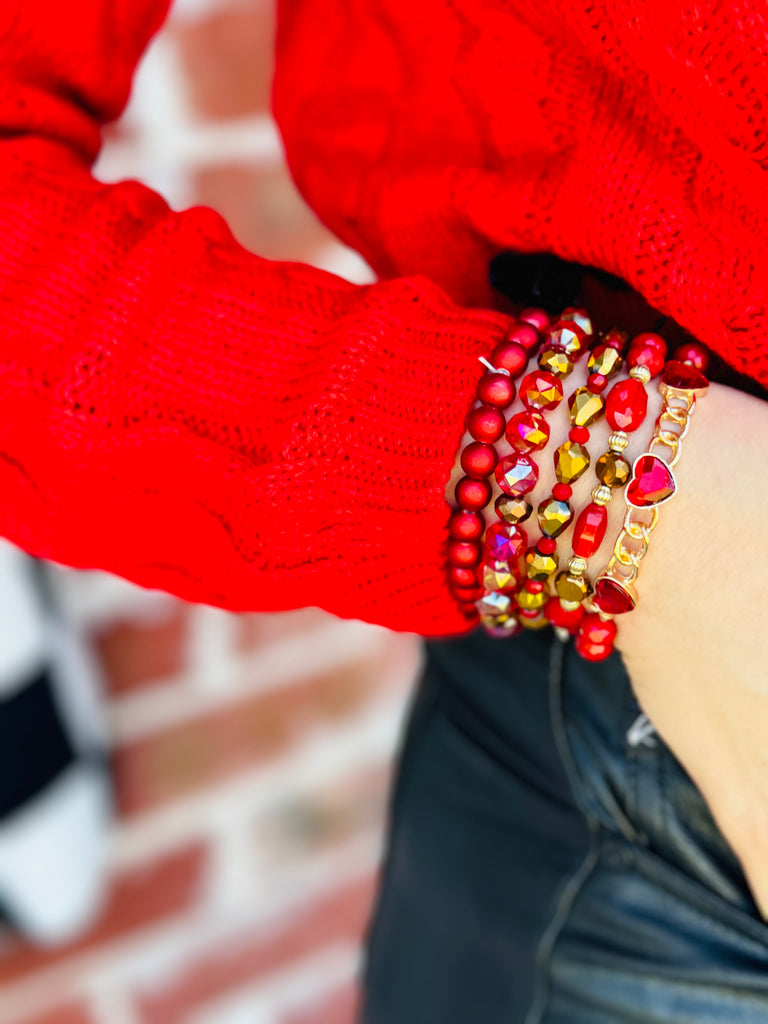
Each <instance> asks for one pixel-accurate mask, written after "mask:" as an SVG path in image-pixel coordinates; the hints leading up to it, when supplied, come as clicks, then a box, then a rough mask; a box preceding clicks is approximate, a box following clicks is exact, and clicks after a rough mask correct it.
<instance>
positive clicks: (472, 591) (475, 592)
mask: <svg viewBox="0 0 768 1024" xmlns="http://www.w3.org/2000/svg"><path fill="white" fill-rule="evenodd" d="M453 596H454V597H455V598H456V600H457V601H462V602H465V603H468V602H470V601H479V600H480V598H481V597H482V596H483V588H482V587H478V586H474V587H454V588H453Z"/></svg>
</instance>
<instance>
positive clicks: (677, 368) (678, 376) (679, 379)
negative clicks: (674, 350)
mask: <svg viewBox="0 0 768 1024" xmlns="http://www.w3.org/2000/svg"><path fill="white" fill-rule="evenodd" d="M661 382H662V384H668V385H669V387H671V388H682V390H683V391H701V390H704V389H705V388H708V387H709V381H708V380H707V378H706V377H705V376H704V374H703V373H702V372H701V371H700V370H697V369H696V367H695V366H691V364H690V363H681V362H679V361H678V360H676V359H670V361H669V362H668V363H667V365H666V366H665V367H664V372H663V373H662V375H661Z"/></svg>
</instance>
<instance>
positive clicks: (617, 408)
mask: <svg viewBox="0 0 768 1024" xmlns="http://www.w3.org/2000/svg"><path fill="white" fill-rule="evenodd" d="M647 411H648V394H647V392H646V390H645V388H644V387H643V385H642V383H641V382H640V381H639V380H634V379H633V378H632V377H630V378H629V379H628V380H622V381H619V383H618V384H614V385H613V387H612V388H611V390H610V391H609V392H608V397H607V398H606V400H605V418H606V419H607V420H608V423H609V424H610V426H611V428H612V429H613V430H626V431H627V432H631V431H633V430H637V428H638V427H639V426H640V424H641V423H642V422H643V420H644V419H645V415H646V413H647Z"/></svg>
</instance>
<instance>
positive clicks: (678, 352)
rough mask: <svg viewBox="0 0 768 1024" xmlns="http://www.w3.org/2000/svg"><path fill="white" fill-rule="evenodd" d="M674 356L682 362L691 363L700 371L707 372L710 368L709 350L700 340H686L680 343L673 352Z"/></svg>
mask: <svg viewBox="0 0 768 1024" xmlns="http://www.w3.org/2000/svg"><path fill="white" fill-rule="evenodd" d="M672 358H673V359H677V360H678V361H679V362H681V363H690V364H691V366H693V367H695V368H696V369H697V370H698V371H699V373H706V372H707V370H708V369H709V352H708V351H707V349H706V348H705V347H704V346H703V345H702V344H700V343H699V342H698V341H686V342H685V343H684V344H683V345H678V347H677V348H676V349H675V351H674V352H673V353H672Z"/></svg>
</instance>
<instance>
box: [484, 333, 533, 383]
mask: <svg viewBox="0 0 768 1024" xmlns="http://www.w3.org/2000/svg"><path fill="white" fill-rule="evenodd" d="M490 362H491V365H493V366H495V367H496V369H497V370H507V371H508V372H509V374H510V376H512V377H519V376H520V374H521V373H522V372H523V370H524V369H525V368H526V366H527V365H528V352H527V351H526V349H524V348H523V346H522V345H521V344H520V342H519V341H502V342H501V343H500V344H499V345H497V346H496V348H495V349H494V350H493V352H491V359H490Z"/></svg>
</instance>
